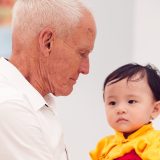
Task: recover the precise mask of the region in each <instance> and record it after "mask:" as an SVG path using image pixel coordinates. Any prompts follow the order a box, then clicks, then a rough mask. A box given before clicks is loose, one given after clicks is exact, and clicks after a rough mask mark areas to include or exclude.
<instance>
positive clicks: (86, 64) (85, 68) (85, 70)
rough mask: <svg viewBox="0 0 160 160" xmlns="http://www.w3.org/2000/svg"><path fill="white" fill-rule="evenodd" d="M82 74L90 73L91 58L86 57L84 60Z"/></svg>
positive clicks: (81, 68)
mask: <svg viewBox="0 0 160 160" xmlns="http://www.w3.org/2000/svg"><path fill="white" fill-rule="evenodd" d="M80 73H82V74H88V73H89V58H88V57H86V58H84V59H83V60H82V62H81V65H80Z"/></svg>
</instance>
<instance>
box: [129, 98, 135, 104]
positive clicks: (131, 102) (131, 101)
mask: <svg viewBox="0 0 160 160" xmlns="http://www.w3.org/2000/svg"><path fill="white" fill-rule="evenodd" d="M136 102H137V101H136V100H133V99H131V100H129V101H128V103H129V104H134V103H136Z"/></svg>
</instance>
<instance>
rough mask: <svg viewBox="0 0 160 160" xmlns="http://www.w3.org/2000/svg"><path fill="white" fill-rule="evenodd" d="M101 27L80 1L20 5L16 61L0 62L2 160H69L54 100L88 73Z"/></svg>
mask: <svg viewBox="0 0 160 160" xmlns="http://www.w3.org/2000/svg"><path fill="white" fill-rule="evenodd" d="M95 36H96V26H95V22H94V19H93V17H92V14H91V13H90V12H89V10H88V9H87V8H86V7H85V6H84V5H82V3H80V2H79V1H78V0H17V1H16V3H15V5H14V9H13V22H12V45H13V47H12V50H13V52H12V55H11V57H10V59H9V60H6V59H4V58H1V59H0V90H1V92H0V142H1V144H0V159H2V160H66V159H67V152H66V149H65V145H64V142H63V132H62V129H61V127H60V124H59V123H58V121H57V117H56V113H55V110H54V100H53V95H55V96H67V95H68V94H70V93H71V92H72V90H73V85H74V84H75V83H76V82H77V79H78V77H79V74H80V73H82V74H88V73H89V53H90V52H91V51H92V49H93V46H94V40H95Z"/></svg>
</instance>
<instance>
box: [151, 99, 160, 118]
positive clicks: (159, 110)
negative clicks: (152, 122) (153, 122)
mask: <svg viewBox="0 0 160 160" xmlns="http://www.w3.org/2000/svg"><path fill="white" fill-rule="evenodd" d="M159 114H160V101H156V102H155V103H154V106H153V111H152V114H151V117H152V119H155V118H156V117H157V116H158V115H159Z"/></svg>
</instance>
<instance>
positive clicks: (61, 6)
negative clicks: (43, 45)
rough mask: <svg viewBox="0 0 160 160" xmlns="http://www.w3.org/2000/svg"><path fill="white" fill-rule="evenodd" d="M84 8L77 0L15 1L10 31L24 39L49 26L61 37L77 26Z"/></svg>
mask: <svg viewBox="0 0 160 160" xmlns="http://www.w3.org/2000/svg"><path fill="white" fill-rule="evenodd" d="M84 8H85V7H84V6H83V5H82V3H80V1H78V0H17V1H16V2H15V5H14V7H13V17H12V29H13V30H14V29H16V30H18V31H19V33H20V34H21V35H20V36H21V37H23V39H25V37H27V36H35V35H37V34H38V33H39V32H40V31H41V30H42V29H43V28H44V27H46V26H51V27H53V28H54V29H55V32H56V34H57V35H58V36H61V35H64V34H66V33H69V32H70V31H71V30H72V29H73V27H75V26H76V25H77V24H78V22H79V21H80V18H81V16H82V15H83V14H82V10H83V9H84Z"/></svg>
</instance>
